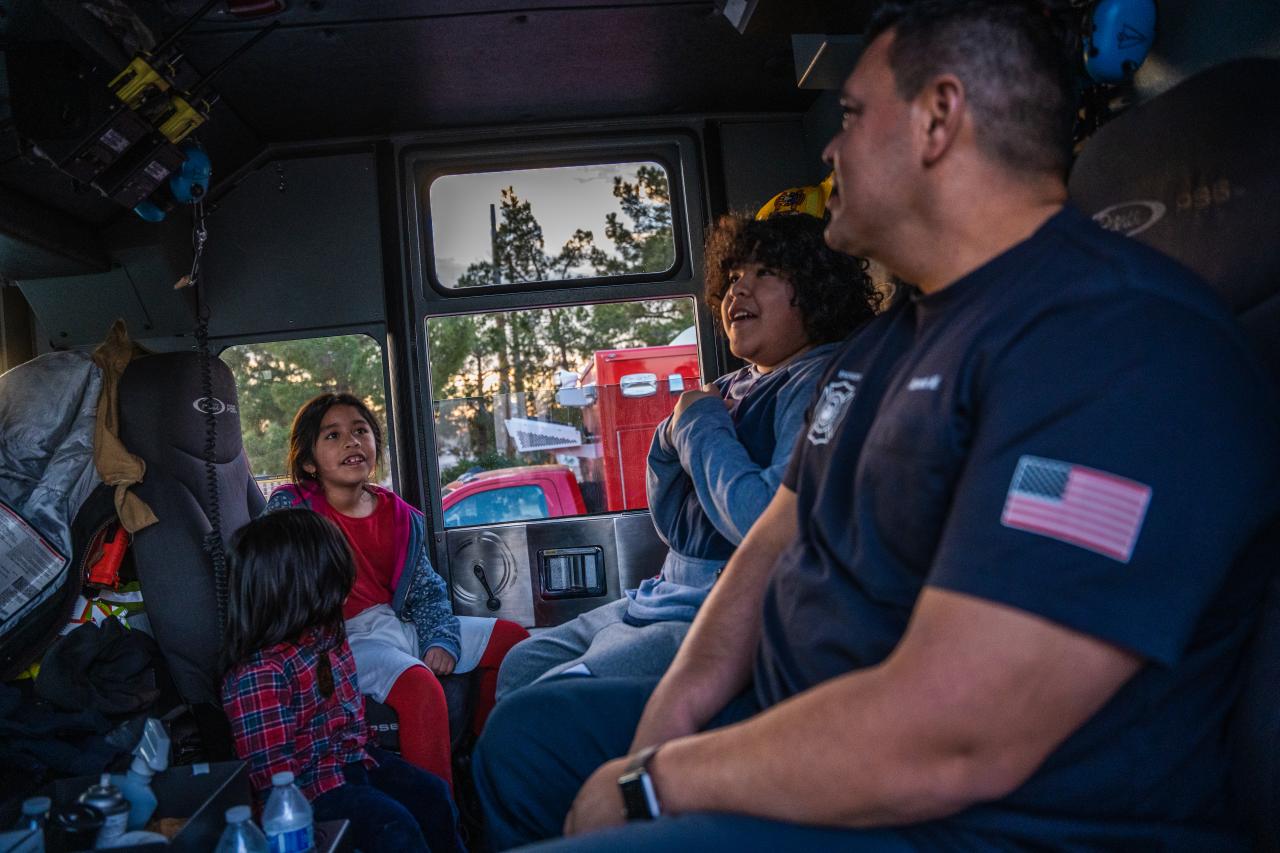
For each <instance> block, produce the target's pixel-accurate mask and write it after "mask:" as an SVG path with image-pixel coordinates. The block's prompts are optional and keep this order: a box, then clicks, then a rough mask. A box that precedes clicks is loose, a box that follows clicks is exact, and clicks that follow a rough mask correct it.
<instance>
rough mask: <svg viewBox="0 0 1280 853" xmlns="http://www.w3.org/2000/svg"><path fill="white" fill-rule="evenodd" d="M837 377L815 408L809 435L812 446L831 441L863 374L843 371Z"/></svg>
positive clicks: (827, 387)
mask: <svg viewBox="0 0 1280 853" xmlns="http://www.w3.org/2000/svg"><path fill="white" fill-rule="evenodd" d="M836 377H837V378H835V379H833V380H831V381H830V382H828V383H827V385H826V387H825V388H823V389H822V396H821V397H819V398H818V405H816V406H814V407H813V420H812V421H811V422H810V423H809V434H808V438H809V443H810V444H815V445H817V444H826V443H827V442H829V441H831V437H832V436H833V435H835V432H836V428H837V427H839V426H840V421H841V420H843V419H844V413H845V412H847V411H848V410H849V404H850V403H852V402H853V398H854V396H855V395H856V394H857V392H858V380H860V379H862V374H861V373H850V372H848V371H846V370H841V371H839V372H838V373H837V374H836Z"/></svg>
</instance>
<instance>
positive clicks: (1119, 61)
mask: <svg viewBox="0 0 1280 853" xmlns="http://www.w3.org/2000/svg"><path fill="white" fill-rule="evenodd" d="M1155 36H1156V3H1155V0H1100V2H1099V3H1098V4H1097V5H1096V6H1094V8H1093V13H1092V14H1091V15H1090V20H1089V23H1088V25H1087V26H1086V27H1085V33H1084V68H1085V71H1087V72H1088V74H1089V76H1090V77H1092V78H1093V79H1094V81H1095V82H1098V83H1123V82H1124V81H1125V80H1127V79H1129V78H1130V77H1132V76H1133V73H1134V72H1135V71H1137V70H1138V66H1140V65H1142V63H1143V60H1145V59H1146V58H1147V53H1148V52H1150V50H1151V43H1152V42H1153V41H1155Z"/></svg>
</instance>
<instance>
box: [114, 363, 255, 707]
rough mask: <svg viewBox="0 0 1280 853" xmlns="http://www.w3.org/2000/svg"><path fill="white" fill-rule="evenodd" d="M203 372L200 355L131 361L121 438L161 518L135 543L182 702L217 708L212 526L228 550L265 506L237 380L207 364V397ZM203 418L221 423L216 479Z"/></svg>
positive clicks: (141, 488)
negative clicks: (209, 415) (245, 439)
mask: <svg viewBox="0 0 1280 853" xmlns="http://www.w3.org/2000/svg"><path fill="white" fill-rule="evenodd" d="M202 367H203V364H202V360H201V357H200V356H199V355H197V354H196V353H165V354H162V355H152V356H147V357H145V358H139V359H135V360H134V361H132V362H130V363H129V367H128V369H126V370H125V372H124V375H123V376H122V377H121V379H120V438H121V440H122V441H123V442H124V444H125V446H126V447H128V448H129V450H130V451H132V452H133V453H135V454H137V455H138V456H140V457H141V458H142V459H143V461H145V462H146V464H147V470H146V474H145V475H144V476H143V479H142V482H141V483H139V484H138V486H137V488H136V491H137V493H138V496H139V497H141V498H142V499H143V500H144V501H146V502H147V503H148V504H149V505H150V506H151V508H152V509H153V510H154V511H155V513H156V515H157V517H158V518H159V519H160V520H159V523H157V524H153V525H151V526H150V527H147V528H144V529H142V530H140V531H138V533H137V535H136V536H135V537H134V541H133V553H134V562H135V564H136V565H137V569H138V580H139V581H141V583H142V594H143V596H144V598H145V599H146V604H147V616H148V618H149V619H150V621H151V627H152V629H153V630H154V632H155V638H156V641H157V642H158V643H159V645H160V650H161V651H162V652H163V653H164V656H165V660H166V661H167V662H168V664H169V670H170V672H171V673H172V675H173V680H174V683H175V684H176V685H177V687H178V691H179V693H181V694H182V697H183V699H184V700H186V701H187V702H189V703H193V704H196V703H207V704H209V705H213V706H217V705H218V691H219V680H220V676H221V672H220V670H219V668H218V667H219V653H220V650H221V644H222V626H221V624H220V623H219V621H218V592H217V585H216V583H215V578H214V568H213V561H212V558H211V556H210V554H209V553H208V552H207V551H206V549H205V538H206V536H208V535H209V533H210V532H211V530H212V527H213V522H214V520H215V519H216V520H217V521H218V524H219V526H220V528H221V532H222V539H223V542H224V543H225V542H227V541H228V540H229V539H230V538H231V535H232V534H233V533H235V531H236V530H238V529H239V528H240V527H241V526H243V525H244V524H245V523H247V522H248V521H249V520H250V519H251V518H253V517H254V516H256V515H257V514H258V513H260V512H261V511H262V507H263V504H264V501H263V498H262V493H261V492H259V491H258V488H257V485H256V484H255V483H254V482H253V477H252V476H251V474H250V471H249V464H248V462H247V461H246V459H245V457H244V448H243V444H242V443H241V435H240V414H239V409H238V408H237V405H236V385H235V379H234V378H233V377H232V375H231V371H230V370H229V369H228V368H227V366H226V365H225V364H224V363H223V362H222V361H221V360H220V359H218V358H210V360H209V362H208V367H209V369H210V376H211V381H212V386H211V390H212V393H208V392H207V391H206V390H205V386H204V382H203V375H202ZM206 410H208V411H212V412H213V413H214V420H215V422H216V429H215V441H214V444H213V453H212V461H213V463H214V464H213V471H212V478H211V477H210V471H209V469H208V466H207V465H206V459H205V456H206V453H205V443H206V441H207V422H206V415H205V411H206ZM211 479H212V482H213V484H214V486H215V490H216V499H215V497H214V494H213V491H214V490H211V489H210V480H211Z"/></svg>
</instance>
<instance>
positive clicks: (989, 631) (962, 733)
mask: <svg viewBox="0 0 1280 853" xmlns="http://www.w3.org/2000/svg"><path fill="white" fill-rule="evenodd" d="M1140 664H1141V661H1140V660H1139V659H1137V658H1136V657H1134V656H1133V655H1132V654H1131V653H1129V652H1126V651H1124V650H1122V649H1119V648H1117V647H1115V646H1111V645H1110V644H1108V643H1105V642H1103V641H1100V640H1097V639H1095V638H1091V637H1088V636H1085V635H1082V634H1078V633H1076V632H1073V631H1070V630H1068V629H1065V628H1062V627H1060V626H1056V625H1054V624H1052V623H1049V622H1047V621H1045V620H1042V619H1039V618H1038V617H1035V616H1032V615H1030V614H1026V613H1022V612H1020V611H1016V610H1014V609H1012V608H1007V607H1003V606H1000V605H995V604H991V603H988V602H983V601H981V600H979V599H973V598H971V597H968V596H964V595H960V594H956V593H949V592H945V591H940V590H935V589H930V588H926V591H925V593H924V594H923V595H922V597H921V602H920V604H918V605H917V608H916V614H915V618H914V619H913V622H912V626H911V627H910V628H909V629H908V632H907V635H906V636H905V637H904V639H903V641H902V643H901V644H900V645H899V647H898V648H897V649H896V650H895V652H894V654H892V655H891V656H890V657H889V659H887V660H886V661H884V662H883V663H881V664H879V665H878V666H873V667H869V668H866V669H862V670H857V671H854V672H851V673H848V674H846V675H843V676H839V677H837V678H834V679H831V680H830V681H827V682H824V683H822V684H819V685H818V686H816V687H814V688H812V689H810V690H807V691H805V692H803V693H800V694H798V695H796V696H794V697H792V698H791V699H788V700H786V701H784V702H781V703H779V704H778V705H775V706H773V707H772V708H769V709H767V710H765V711H763V712H761V713H760V714H757V715H756V716H754V717H752V718H751V719H749V720H746V721H744V722H742V723H739V724H737V725H733V726H728V727H725V728H721V729H717V730H715V731H712V732H706V733H703V734H696V735H691V736H688V737H681V738H679V739H676V740H672V741H670V742H669V743H666V744H664V745H663V747H662V748H661V749H660V750H659V752H658V754H657V756H656V757H655V758H654V760H653V762H652V763H651V764H650V772H651V774H652V775H653V778H654V783H655V786H656V788H657V792H658V797H659V800H660V801H661V803H662V806H663V810H664V811H665V812H669V813H673V814H680V813H684V812H691V811H698V812H701V811H717V812H735V813H740V814H750V815H755V816H759V817H764V818H772V819H777V820H786V821H791V822H796V823H806V824H821V825H841V826H873V825H899V824H904V823H915V822H919V821H924V820H930V819H935V818H939V817H943V816H946V815H948V814H952V813H954V812H956V811H959V810H961V809H963V808H966V807H968V806H969V805H972V804H974V803H977V802H982V801H985V800H991V799H996V798H999V797H1001V796H1004V795H1006V794H1008V793H1009V792H1010V791H1012V790H1014V789H1015V788H1016V787H1017V786H1019V785H1021V784H1022V783H1023V782H1024V781H1025V780H1026V779H1027V778H1028V777H1029V776H1030V775H1031V774H1032V773H1033V772H1034V771H1035V769H1036V768H1037V767H1039V766H1040V764H1041V763H1042V762H1043V761H1044V759H1045V758H1046V757H1047V756H1048V755H1049V754H1050V753H1051V752H1052V751H1053V749H1055V748H1056V747H1057V746H1058V744H1060V743H1061V742H1062V740H1064V739H1065V738H1066V737H1068V736H1069V735H1070V733H1071V732H1073V731H1075V730H1076V729H1077V728H1078V727H1079V726H1081V725H1083V724H1084V722H1085V721H1087V720H1088V719H1089V717H1091V716H1092V715H1093V714H1094V713H1095V712H1096V711H1097V710H1098V709H1099V708H1100V707H1102V705H1103V704H1105V702H1106V701H1107V700H1108V699H1109V698H1110V697H1111V696H1112V695H1114V693H1115V691H1117V690H1119V689H1120V687H1121V685H1123V684H1124V682H1125V681H1127V680H1128V679H1129V678H1130V677H1131V676H1132V675H1133V673H1134V672H1136V671H1137V669H1138V667H1139V666H1140Z"/></svg>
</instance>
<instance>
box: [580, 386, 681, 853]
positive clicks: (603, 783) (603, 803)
mask: <svg viewBox="0 0 1280 853" xmlns="http://www.w3.org/2000/svg"><path fill="white" fill-rule="evenodd" d="M691 393H696V392H691ZM626 770H627V757H626V756H623V757H622V758H615V759H614V760H613V761H609V762H606V763H604V764H602V765H600V768H599V769H598V770H596V772H595V773H592V774H591V777H590V778H589V779H587V781H586V783H585V784H583V786H582V788H581V790H579V791H578V796H577V798H576V799H575V800H574V801H573V808H571V809H569V815H568V817H566V818H565V819H564V834H565V835H581V834H582V833H584V832H593V831H595V830H597V829H608V828H609V827H611V826H621V825H622V824H624V823H626V821H627V817H626V811H625V809H624V807H623V804H622V791H620V790H619V789H618V779H619V777H621V776H622V774H623V773H625V772H626Z"/></svg>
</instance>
